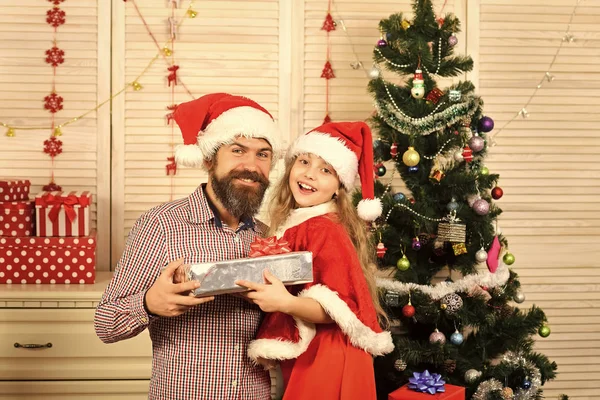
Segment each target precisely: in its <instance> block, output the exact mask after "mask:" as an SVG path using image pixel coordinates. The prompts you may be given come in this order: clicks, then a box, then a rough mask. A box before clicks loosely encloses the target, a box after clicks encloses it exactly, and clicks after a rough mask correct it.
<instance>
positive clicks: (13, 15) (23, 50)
mask: <svg viewBox="0 0 600 400" xmlns="http://www.w3.org/2000/svg"><path fill="white" fill-rule="evenodd" d="M52 6H53V5H52V3H50V2H48V1H41V0H4V1H2V2H1V4H0V93H2V97H1V99H0V121H2V122H4V123H6V124H9V125H11V126H16V127H47V128H45V129H40V130H16V136H15V137H13V138H9V137H6V136H5V134H6V128H3V127H0V176H1V177H7V178H10V177H18V178H25V179H29V180H30V181H31V183H32V195H35V194H36V192H39V191H41V189H42V186H43V185H45V184H47V183H48V182H49V180H50V166H51V158H50V157H49V156H48V155H46V154H44V153H43V143H44V140H46V139H48V138H49V137H50V133H51V130H50V126H51V123H50V117H51V114H50V112H48V111H47V110H44V97H45V96H47V95H48V94H50V93H51V91H52V66H50V65H49V64H47V63H46V62H45V58H46V55H45V52H46V50H48V49H50V48H51V47H52V40H53V37H54V36H53V27H52V26H50V25H49V24H48V23H46V12H47V11H48V10H50V9H51V8H52ZM109 6H110V5H109V4H106V3H105V2H96V1H95V0H79V1H76V2H75V1H70V2H69V1H67V2H64V3H61V4H60V8H61V9H62V10H63V11H65V13H66V23H65V24H64V25H61V26H59V27H58V35H57V46H58V47H59V48H60V49H62V50H64V52H65V56H64V57H65V61H64V63H63V64H61V65H59V67H58V68H57V75H56V92H57V93H58V95H60V96H61V97H63V99H64V103H63V107H64V108H63V110H61V111H59V112H58V113H56V117H55V118H56V124H60V123H62V122H65V121H67V120H70V119H72V118H75V117H78V116H80V115H82V114H83V113H85V112H86V111H88V110H92V109H94V108H95V107H96V105H97V104H98V103H100V102H102V101H104V100H106V99H108V98H109V96H110V90H109V82H110V70H109V65H110V45H109V38H110V13H109ZM109 107H110V105H109V104H107V105H106V106H105V107H103V108H101V109H100V110H99V111H98V112H92V113H90V114H89V115H87V116H86V117H85V118H83V119H81V120H78V121H77V122H74V123H72V124H70V125H68V126H65V127H63V128H62V133H63V135H62V136H61V137H59V139H60V140H61V141H62V142H63V153H62V154H60V155H58V156H57V157H56V158H55V180H56V182H57V183H58V184H60V185H61V186H62V187H63V190H65V191H72V190H88V191H91V192H92V193H93V205H92V207H91V211H92V213H91V219H92V227H94V228H97V230H98V253H97V268H98V269H99V270H108V268H109V260H108V257H106V255H107V254H108V252H109V250H108V249H109V245H110V238H109V223H110V222H109V207H110V204H109V196H110V179H109V174H110V169H109V160H110V158H109V157H110V150H109V146H110V118H109V112H110V108H109Z"/></svg>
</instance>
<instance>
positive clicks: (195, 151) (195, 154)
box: [175, 144, 204, 167]
mask: <svg viewBox="0 0 600 400" xmlns="http://www.w3.org/2000/svg"><path fill="white" fill-rule="evenodd" d="M203 161H204V155H203V154H202V150H200V148H199V147H198V146H196V145H195V144H187V145H186V144H180V145H179V146H177V148H176V149H175V162H176V163H177V164H179V165H185V166H186V167H199V166H200V165H202V162H203Z"/></svg>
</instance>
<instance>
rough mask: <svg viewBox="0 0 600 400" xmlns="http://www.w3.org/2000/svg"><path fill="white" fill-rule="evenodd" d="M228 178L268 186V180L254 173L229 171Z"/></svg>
mask: <svg viewBox="0 0 600 400" xmlns="http://www.w3.org/2000/svg"><path fill="white" fill-rule="evenodd" d="M229 177H230V178H231V179H236V178H237V179H249V180H252V181H255V182H259V183H262V184H263V185H268V184H269V180H268V179H267V178H265V177H264V176H263V175H261V174H259V173H258V172H256V171H246V170H244V171H231V172H230V173H229Z"/></svg>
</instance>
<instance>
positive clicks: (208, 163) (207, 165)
mask: <svg viewBox="0 0 600 400" xmlns="http://www.w3.org/2000/svg"><path fill="white" fill-rule="evenodd" d="M202 165H204V169H206V170H207V171H210V169H211V168H212V166H213V160H212V159H208V158H205V159H204V161H202Z"/></svg>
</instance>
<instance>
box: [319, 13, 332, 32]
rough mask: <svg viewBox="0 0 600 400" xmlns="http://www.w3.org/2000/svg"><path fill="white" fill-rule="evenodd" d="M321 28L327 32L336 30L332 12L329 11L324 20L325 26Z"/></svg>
mask: <svg viewBox="0 0 600 400" xmlns="http://www.w3.org/2000/svg"><path fill="white" fill-rule="evenodd" d="M321 30H323V31H327V32H331V31H335V22H333V17H332V16H331V14H329V13H327V16H326V17H325V21H323V26H322V27H321Z"/></svg>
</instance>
